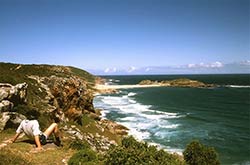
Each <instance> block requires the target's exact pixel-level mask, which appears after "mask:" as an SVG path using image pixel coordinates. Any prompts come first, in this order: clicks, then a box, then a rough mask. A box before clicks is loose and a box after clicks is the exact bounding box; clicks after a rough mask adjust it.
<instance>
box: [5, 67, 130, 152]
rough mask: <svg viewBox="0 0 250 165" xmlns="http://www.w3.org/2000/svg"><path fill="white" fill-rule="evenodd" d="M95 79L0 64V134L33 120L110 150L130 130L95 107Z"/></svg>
mask: <svg viewBox="0 0 250 165" xmlns="http://www.w3.org/2000/svg"><path fill="white" fill-rule="evenodd" d="M95 79H96V78H95V76H93V75H91V74H89V73H88V72H86V71H83V70H80V69H77V68H73V67H65V66H49V65H19V64H9V63H0V82H1V83H0V131H1V130H5V129H8V128H16V127H17V125H18V124H19V123H20V122H21V120H23V119H25V118H26V117H28V118H30V117H32V118H36V119H38V121H39V123H40V125H41V127H42V128H45V127H47V126H48V125H49V124H50V123H51V122H57V123H59V124H60V125H61V128H62V130H63V131H64V134H65V138H66V139H67V138H71V139H74V138H77V139H85V140H86V141H88V142H89V143H90V144H92V146H93V149H95V150H105V149H107V146H109V145H111V144H115V143H116V141H117V139H118V138H117V136H119V135H124V134H126V131H127V129H126V128H124V127H122V126H119V125H118V124H114V123H113V122H111V121H107V120H102V119H101V117H100V110H96V109H95V108H94V106H93V93H94V91H95V89H94V85H95Z"/></svg>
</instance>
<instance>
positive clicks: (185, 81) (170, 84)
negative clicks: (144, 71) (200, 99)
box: [139, 78, 216, 88]
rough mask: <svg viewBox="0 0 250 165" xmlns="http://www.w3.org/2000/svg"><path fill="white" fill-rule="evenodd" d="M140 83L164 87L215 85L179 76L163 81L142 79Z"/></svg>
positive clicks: (203, 86)
mask: <svg viewBox="0 0 250 165" xmlns="http://www.w3.org/2000/svg"><path fill="white" fill-rule="evenodd" d="M139 84H140V85H159V86H166V87H187V88H210V87H215V86H216V85H214V84H205V83H203V82H200V81H197V80H190V79H186V78H180V79H175V80H164V81H160V82H158V81H151V80H143V81H141V82H140V83H139Z"/></svg>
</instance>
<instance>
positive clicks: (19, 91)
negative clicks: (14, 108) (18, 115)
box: [0, 83, 28, 105]
mask: <svg viewBox="0 0 250 165" xmlns="http://www.w3.org/2000/svg"><path fill="white" fill-rule="evenodd" d="M27 87H28V84H27V83H20V84H17V85H15V86H13V85H11V84H8V83H0V101H2V100H9V101H11V102H12V103H13V104H14V105H17V104H19V103H25V102H26V101H27V98H26V96H27Z"/></svg>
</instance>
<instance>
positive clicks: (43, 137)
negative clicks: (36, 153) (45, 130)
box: [39, 134, 47, 145]
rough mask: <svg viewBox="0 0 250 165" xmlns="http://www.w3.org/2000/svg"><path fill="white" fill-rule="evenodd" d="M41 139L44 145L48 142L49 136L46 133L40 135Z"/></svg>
mask: <svg viewBox="0 0 250 165" xmlns="http://www.w3.org/2000/svg"><path fill="white" fill-rule="evenodd" d="M39 140H40V143H41V144H42V145H45V144H46V143H47V137H46V136H45V135H44V134H41V135H39Z"/></svg>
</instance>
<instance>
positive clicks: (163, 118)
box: [94, 92, 184, 152]
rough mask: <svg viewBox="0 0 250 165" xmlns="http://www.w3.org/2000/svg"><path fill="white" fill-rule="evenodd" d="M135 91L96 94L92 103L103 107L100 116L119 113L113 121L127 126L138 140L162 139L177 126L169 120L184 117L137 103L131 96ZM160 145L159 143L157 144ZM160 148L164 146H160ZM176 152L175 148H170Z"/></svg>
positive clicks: (177, 125) (130, 133)
mask: <svg viewBox="0 0 250 165" xmlns="http://www.w3.org/2000/svg"><path fill="white" fill-rule="evenodd" d="M135 95H136V93H133V92H129V93H127V92H122V93H120V95H119V96H101V95H100V96H96V97H95V100H97V101H96V103H94V105H95V106H97V108H98V107H99V108H102V109H104V110H103V111H102V116H104V117H106V116H107V114H109V115H111V114H112V112H115V113H116V114H121V115H120V116H118V117H116V119H115V121H116V122H117V123H119V124H122V125H124V126H126V127H127V128H129V132H128V133H129V135H133V136H134V137H135V138H136V139H138V140H146V139H147V140H149V139H151V138H152V137H154V138H156V139H159V140H162V139H167V138H168V136H169V135H170V134H171V132H170V130H172V129H176V128H177V127H179V124H173V123H171V122H170V121H169V120H170V119H171V120H172V119H174V118H180V117H184V115H180V114H178V113H169V112H162V111H158V110H155V109H154V107H153V106H151V105H143V104H140V103H138V102H137V101H136V100H134V99H135V98H134V97H133V96H135ZM157 145H160V144H157ZM161 148H166V146H165V147H164V146H162V147H161ZM172 150H174V151H175V152H176V150H177V149H172Z"/></svg>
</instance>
